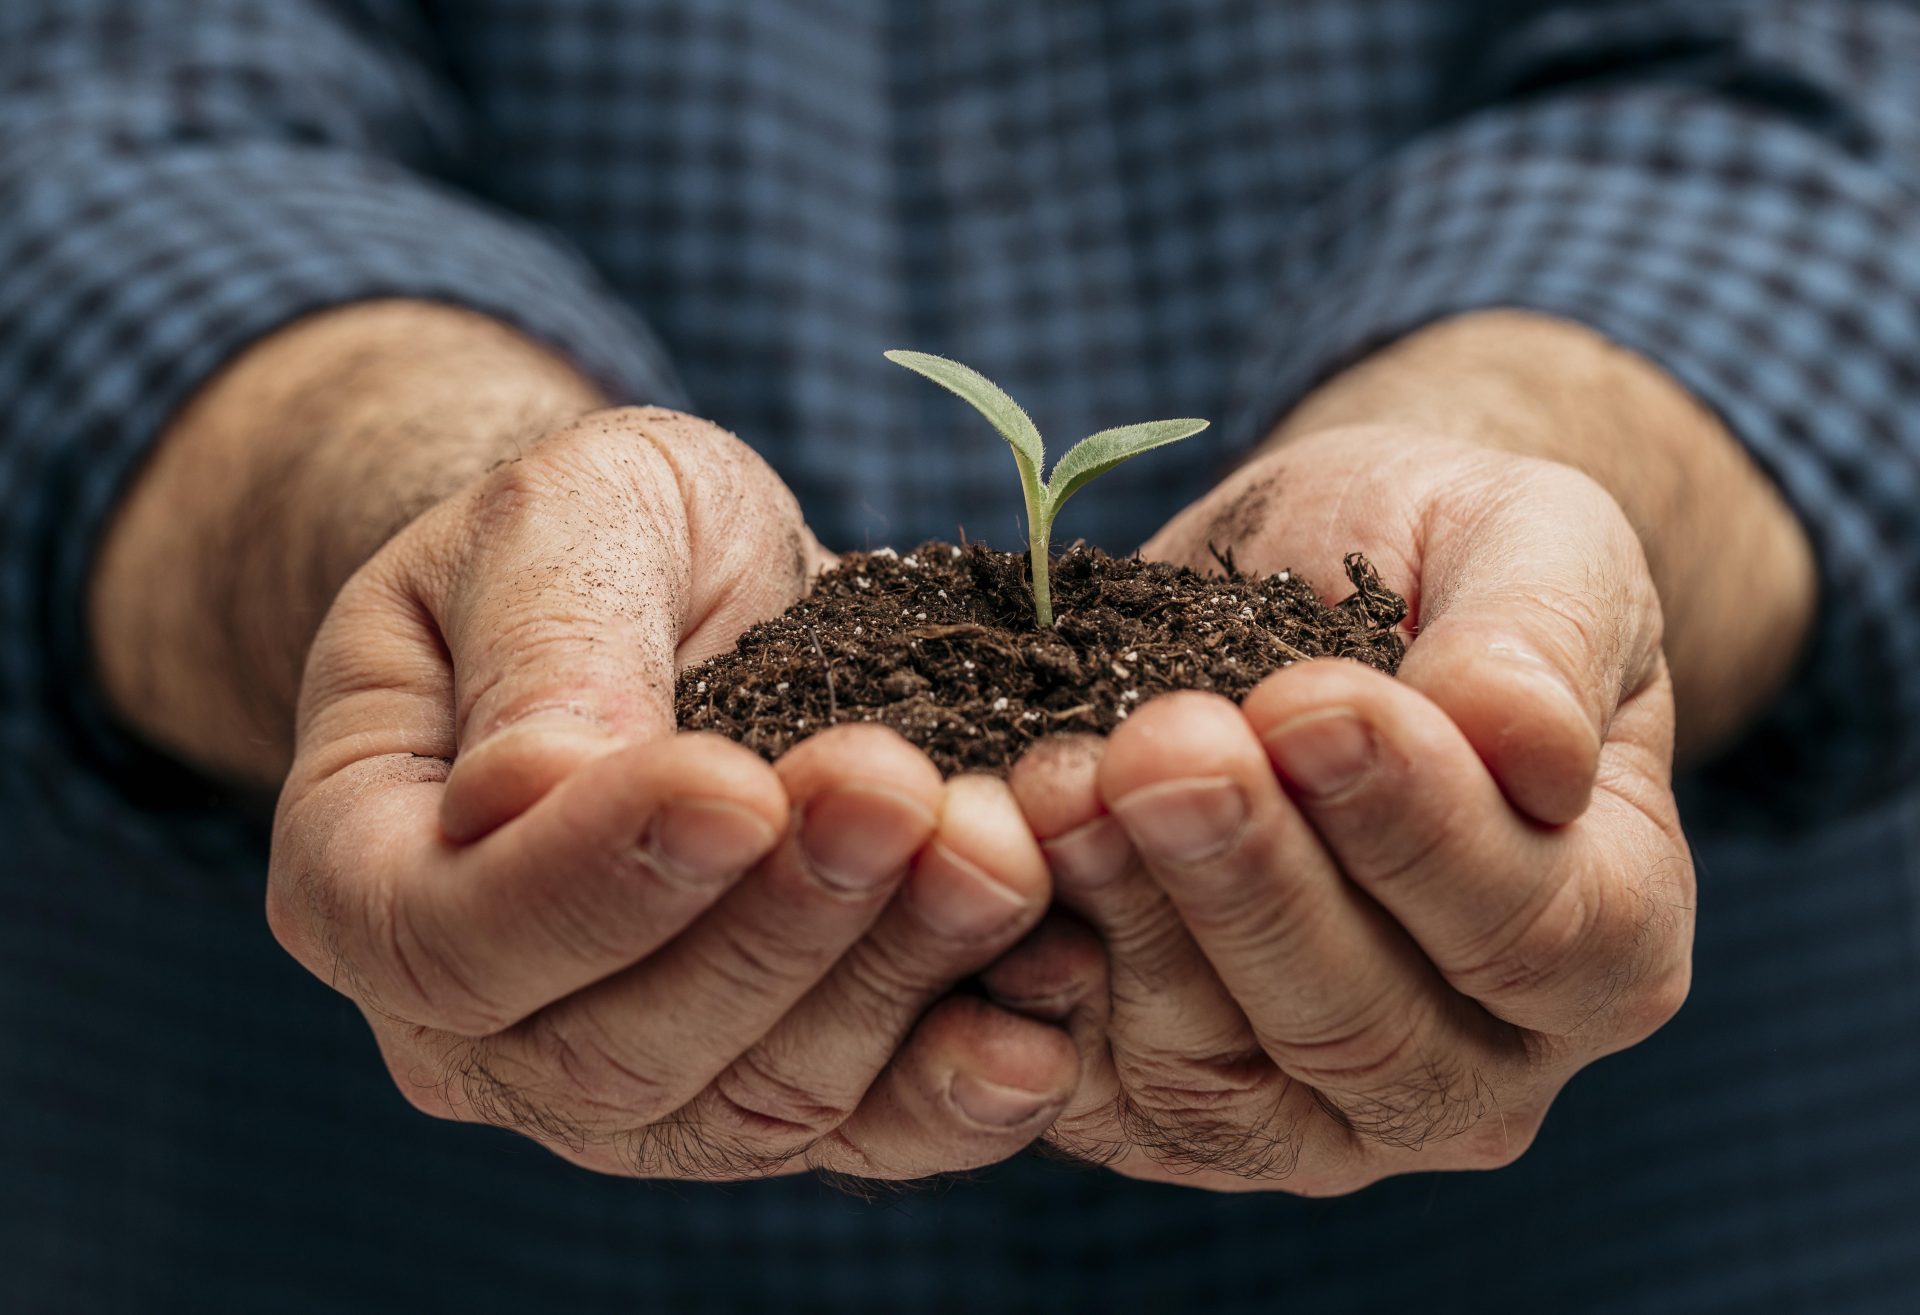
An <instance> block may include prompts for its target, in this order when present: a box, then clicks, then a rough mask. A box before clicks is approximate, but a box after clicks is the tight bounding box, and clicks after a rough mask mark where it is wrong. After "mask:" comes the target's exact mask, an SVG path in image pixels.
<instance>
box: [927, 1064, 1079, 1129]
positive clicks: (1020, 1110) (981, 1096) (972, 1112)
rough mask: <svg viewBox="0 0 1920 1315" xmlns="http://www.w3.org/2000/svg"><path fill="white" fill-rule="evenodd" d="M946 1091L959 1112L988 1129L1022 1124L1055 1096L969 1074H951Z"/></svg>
mask: <svg viewBox="0 0 1920 1315" xmlns="http://www.w3.org/2000/svg"><path fill="white" fill-rule="evenodd" d="M947 1093H948V1095H950V1096H951V1097H952V1098H953V1103H954V1105H956V1106H957V1107H958V1108H959V1110H960V1112H961V1113H962V1114H964V1115H966V1116H967V1117H968V1118H969V1119H971V1120H973V1122H975V1123H979V1124H983V1125H985V1126H987V1127H989V1128H1011V1127H1014V1126H1016V1125H1018V1124H1022V1123H1025V1122H1026V1121H1027V1120H1028V1119H1031V1118H1032V1117H1033V1116H1034V1115H1036V1114H1038V1113H1039V1112H1040V1111H1041V1110H1043V1109H1045V1108H1046V1107H1047V1106H1049V1105H1051V1104H1053V1103H1054V1102H1055V1101H1056V1100H1057V1099H1058V1097H1056V1096H1052V1095H1049V1094H1047V1093H1045V1092H1040V1091H1022V1090H1020V1088H1018V1087H1003V1086H1001V1085H1000V1084H999V1083H998V1082H988V1081H987V1080H986V1079H985V1078H976V1077H974V1076H973V1075H972V1074H971V1073H956V1074H954V1077H953V1085H952V1086H950V1087H949V1088H948V1089H947Z"/></svg>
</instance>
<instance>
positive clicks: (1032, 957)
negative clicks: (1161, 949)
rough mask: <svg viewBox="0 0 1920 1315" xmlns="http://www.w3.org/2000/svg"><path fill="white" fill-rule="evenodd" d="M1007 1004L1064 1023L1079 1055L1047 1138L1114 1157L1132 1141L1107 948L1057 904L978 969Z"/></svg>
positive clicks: (1076, 1151)
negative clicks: (1111, 1036)
mask: <svg viewBox="0 0 1920 1315" xmlns="http://www.w3.org/2000/svg"><path fill="white" fill-rule="evenodd" d="M980 984H981V986H982V987H983V988H984V989H985V990H986V993H987V998H988V999H989V1000H992V1001H993V1002H994V1003H995V1004H997V1005H999V1006H1000V1007H1001V1008H1003V1009H1008V1010H1011V1011H1012V1012H1014V1013H1016V1014H1024V1015H1026V1016H1027V1017H1029V1018H1038V1019H1040V1020H1042V1021H1043V1022H1048V1023H1056V1024H1058V1025H1059V1026H1061V1027H1064V1028H1066V1029H1067V1035H1068V1036H1070V1037H1072V1038H1073V1047H1074V1049H1075V1050H1076V1051H1077V1052H1079V1055H1080V1083H1079V1086H1077V1087H1076V1088H1075V1089H1074V1093H1073V1098H1072V1099H1071V1100H1070V1101H1068V1102H1067V1104H1066V1106H1065V1108H1063V1109H1062V1110H1061V1111H1060V1116H1059V1117H1058V1118H1057V1119H1055V1120H1054V1124H1053V1127H1051V1128H1050V1129H1048V1131H1047V1140H1048V1141H1049V1142H1050V1143H1052V1144H1053V1145H1054V1146H1057V1147H1058V1148H1060V1149H1061V1150H1063V1151H1065V1152H1066V1153H1067V1154H1069V1155H1072V1156H1074V1157H1076V1158H1078V1159H1084V1160H1091V1161H1093V1162H1095V1163H1111V1162H1113V1161H1114V1160H1116V1159H1118V1158H1119V1157H1120V1156H1121V1155H1123V1154H1124V1153H1125V1152H1126V1150H1127V1149H1128V1146H1129V1142H1128V1139H1127V1137H1126V1135H1125V1132H1124V1130H1123V1128H1122V1125H1121V1121H1120V1114H1121V1087H1120V1075H1119V1073H1118V1072H1117V1071H1116V1070H1115V1068H1114V1064H1113V1050H1112V1046H1111V1045H1110V1043H1109V1041H1108V1027H1109V1022H1110V1018H1111V1014H1112V1007H1111V998H1110V994H1109V986H1108V977H1107V947H1106V946H1105V944H1103V943H1102V942H1101V940H1100V937H1099V935H1098V933H1096V932H1095V931H1094V930H1093V928H1091V927H1089V926H1088V925H1087V924H1086V923H1085V922H1082V921H1081V920H1080V919H1079V918H1077V917H1075V916H1074V915H1073V914H1071V913H1066V912H1063V911H1060V910H1057V909H1056V910H1055V911H1054V912H1051V913H1049V914H1048V915H1047V916H1046V917H1045V918H1044V919H1042V920H1041V922H1040V925H1039V926H1037V927H1035V928H1034V929H1033V930H1032V931H1031V932H1029V933H1028V934H1027V937H1026V939H1024V940H1022V941H1021V942H1020V943H1019V944H1018V945H1016V946H1014V947H1013V948H1012V949H1011V950H1008V951H1007V952H1006V953H1005V954H1003V955H1001V956H1000V958H998V959H996V960H995V961H994V962H993V964H992V965H991V966H990V967H988V968H987V970H986V971H985V972H983V973H981V974H980Z"/></svg>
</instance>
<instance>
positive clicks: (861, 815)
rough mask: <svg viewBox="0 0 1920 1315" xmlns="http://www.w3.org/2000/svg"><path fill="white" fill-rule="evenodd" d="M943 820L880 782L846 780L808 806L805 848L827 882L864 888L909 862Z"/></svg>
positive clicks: (810, 863) (850, 888) (803, 830)
mask: <svg viewBox="0 0 1920 1315" xmlns="http://www.w3.org/2000/svg"><path fill="white" fill-rule="evenodd" d="M938 821H939V819H938V818H936V817H935V816H934V815H933V813H932V811H931V810H930V809H928V808H927V806H926V805H925V804H923V803H921V802H920V801H919V800H918V799H915V798H914V797H913V796H911V795H908V794H903V793H902V792H900V791H898V790H890V789H888V788H887V787H886V786H881V785H843V786H841V787H839V788H838V789H835V790H831V791H829V792H828V793H826V794H824V795H822V796H821V797H820V798H818V799H815V800H814V801H813V802H812V803H810V804H808V805H807V808H806V816H805V818H804V820H803V821H802V822H801V824H800V852H801V854H802V856H803V857H804V858H805V860H806V863H807V866H808V867H809V868H810V869H812V871H813V873H814V875H815V876H817V877H819V878H820V880H821V881H822V882H824V883H825V884H827V885H829V886H833V887H835V888H836V889H839V890H844V891H859V892H865V891H869V890H871V889H873V888H874V887H875V886H879V885H882V884H884V883H885V882H886V881H887V880H888V879H890V878H892V877H894V876H895V875H897V874H898V873H899V872H900V871H901V870H902V869H903V868H905V867H906V864H907V860H908V859H910V858H912V857H913V855H914V852H915V851H916V850H918V849H919V848H920V846H921V845H923V844H925V843H926V839H927V837H928V836H929V835H931V834H932V832H933V828H934V827H935V825H937V823H938Z"/></svg>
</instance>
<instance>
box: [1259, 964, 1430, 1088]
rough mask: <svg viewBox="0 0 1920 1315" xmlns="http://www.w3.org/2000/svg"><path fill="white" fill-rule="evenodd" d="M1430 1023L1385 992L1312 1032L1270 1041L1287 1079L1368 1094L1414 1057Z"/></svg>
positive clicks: (1390, 1078)
mask: <svg viewBox="0 0 1920 1315" xmlns="http://www.w3.org/2000/svg"><path fill="white" fill-rule="evenodd" d="M1425 1024H1426V1020H1425V1018H1424V1017H1423V1016H1422V1015H1421V1013H1420V1012H1419V1011H1417V1010H1412V1009H1407V1008H1404V1007H1402V1006H1401V1004H1400V1001H1399V998H1398V996H1397V995H1396V994H1395V993H1394V992H1391V991H1388V990H1385V989H1382V990H1380V991H1379V992H1377V993H1376V994H1374V995H1373V996H1371V997H1370V998H1367V999H1364V1000H1359V1001H1356V1002H1354V1003H1353V1004H1352V1005H1351V1006H1350V1007H1349V1008H1347V1009H1346V1010H1343V1011H1342V1012H1341V1013H1340V1014H1338V1015H1334V1016H1330V1017H1328V1018H1327V1019H1326V1020H1325V1021H1323V1022H1322V1024H1321V1025H1320V1027H1319V1028H1317V1029H1315V1030H1314V1031H1312V1032H1306V1031H1298V1032H1296V1033H1295V1034H1294V1035H1292V1036H1289V1037H1285V1038H1280V1037H1273V1038H1267V1039H1266V1046H1267V1050H1268V1052H1269V1053H1270V1054H1272V1055H1273V1057H1274V1059H1275V1060H1276V1061H1278V1062H1279V1063H1280V1064H1281V1065H1283V1066H1284V1067H1285V1068H1286V1070H1287V1072H1288V1073H1291V1074H1292V1075H1293V1076H1295V1077H1297V1078H1299V1079H1300V1080H1301V1081H1303V1082H1307V1083H1310V1084H1311V1085H1313V1086H1315V1087H1337V1088H1339V1089H1341V1090H1366V1089H1368V1088H1370V1087H1382V1086H1386V1085H1388V1084H1389V1083H1390V1082H1391V1080H1392V1078H1393V1076H1394V1075H1395V1074H1396V1073H1398V1072H1399V1071H1400V1069H1401V1068H1402V1067H1403V1066H1405V1065H1406V1064H1407V1063H1409V1062H1411V1061H1412V1059H1413V1058H1414V1056H1415V1053H1416V1051H1417V1048H1418V1046H1419V1043H1420V1041H1421V1038H1422V1036H1423V1033H1424V1030H1425Z"/></svg>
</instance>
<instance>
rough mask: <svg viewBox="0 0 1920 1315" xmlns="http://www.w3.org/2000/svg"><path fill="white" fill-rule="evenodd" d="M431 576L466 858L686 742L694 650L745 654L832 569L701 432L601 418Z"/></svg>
mask: <svg viewBox="0 0 1920 1315" xmlns="http://www.w3.org/2000/svg"><path fill="white" fill-rule="evenodd" d="M451 514H452V515H453V516H454V518H455V519H456V521H457V524H456V526H455V528H454V530H453V532H452V533H450V534H449V536H448V544H447V547H446V549H445V551H444V552H443V553H442V554H441V560H440V562H438V563H429V564H427V565H424V566H421V567H419V568H418V570H419V573H420V576H421V577H423V578H416V579H415V581H414V582H413V583H414V588H415V593H416V596H417V597H418V598H419V599H421V600H422V602H423V603H424V604H426V605H427V606H428V607H429V610H430V611H431V613H432V615H433V619H434V621H435V623H436V624H437V625H438V627H439V630H440V633H441V635H442V636H443V637H444V640H445V643H446V648H447V651H448V653H449V654H450V655H451V657H452V663H453V670H454V674H455V681H456V688H455V705H454V706H455V733H456V737H457V740H458V745H459V757H458V759H457V760H456V762H455V764H454V770H453V774H452V776H451V778H450V779H449V781H448V788H447V792H446V796H445V798H444V800H443V801H442V813H441V821H442V825H443V826H444V827H445V828H446V831H447V834H448V835H449V836H450V837H452V838H454V839H459V840H468V839H472V838H474V837H476V836H478V835H482V834H484V833H485V832H486V831H487V830H489V829H490V828H492V827H494V826H497V825H499V824H500V822H501V821H503V820H504V819H506V818H508V817H512V816H514V815H515V814H517V813H518V812H520V811H521V810H523V809H524V808H526V807H527V806H528V805H529V804H530V803H531V802H532V801H533V800H534V799H537V798H539V797H540V795H541V794H543V793H544V792H545V791H546V790H548V789H551V788H552V786H553V785H554V783H555V782H557V781H559V780H561V779H563V778H564V777H565V776H566V775H567V774H568V773H570V772H571V771H573V770H575V769H576V768H577V767H578V766H579V765H580V764H581V763H583V762H585V761H588V760H589V759H591V758H592V757H594V756H596V755H597V754H599V753H603V752H607V751H609V749H611V748H613V747H617V746H619V745H623V744H632V743H639V742H645V741H651V740H656V739H660V738H663V737H665V736H666V735H668V734H670V733H671V732H672V729H673V725H674V720H673V681H674V670H675V663H676V660H677V659H678V658H680V657H682V656H685V654H684V653H683V650H684V649H687V648H689V647H690V648H691V650H693V652H695V653H698V654H704V653H707V652H711V651H715V650H716V649H717V648H719V647H721V646H723V644H724V643H730V642H731V640H732V638H733V637H734V636H735V635H737V634H739V632H740V631H741V630H744V629H745V628H746V627H747V626H748V625H750V624H752V623H753V622H755V621H758V620H761V619H764V618H765V617H768V616H772V615H774V614H775V613H777V612H779V611H780V610H781V609H782V608H783V607H785V606H786V605H787V604H789V603H790V602H792V601H793V599H794V598H796V597H798V596H799V594H800V593H801V592H802V591H803V590H804V588H805V584H806V578H807V574H808V572H809V570H810V569H811V568H812V567H813V566H814V565H815V564H816V561H817V559H818V557H819V556H820V554H819V551H818V545H817V544H814V543H813V540H812V536H811V535H809V534H807V533H806V531H805V529H804V527H803V525H802V523H801V520H800V516H799V512H798V508H797V507H795V505H794V503H793V498H792V495H791V494H790V493H789V492H788V491H787V490H786V488H785V486H784V485H782V484H781V483H780V481H779V480H778V479H777V478H776V477H774V476H773V474H772V472H771V471H770V470H768V469H767V467H766V466H765V464H764V463H763V462H761V461H760V460H759V459H758V458H757V457H756V456H754V454H753V453H752V452H751V450H749V449H747V448H746V447H745V446H744V445H743V444H741V443H740V442H739V441H738V440H737V439H735V438H733V437H732V436H731V435H729V434H727V433H725V432H724V431H722V430H720V429H718V428H717V427H716V426H714V425H711V424H709V423H707V422H705V421H702V420H697V419H695V418H693V417H691V416H684V415H679V414H677V413H675V412H671V411H664V410H660V409H658V408H637V409H628V410H621V411H609V412H600V413H597V414H595V415H593V416H589V417H587V418H585V419H584V420H582V421H581V422H580V423H579V424H578V425H577V426H576V427H575V429H574V430H572V431H569V432H568V433H566V434H562V435H558V436H555V437H554V438H551V439H549V440H548V441H546V442H545V443H543V444H542V445H541V446H540V447H539V448H537V449H536V450H534V451H532V452H530V453H528V454H527V455H526V456H524V457H522V458H521V459H519V460H518V461H515V462H512V463H509V464H507V465H505V466H502V467H500V468H499V469H497V470H495V471H494V472H492V474H491V475H490V476H489V477H488V478H487V479H486V480H485V481H484V482H483V483H482V484H481V485H479V486H478V487H477V488H476V489H475V490H474V491H473V492H472V493H471V494H469V495H468V496H466V497H465V498H463V499H462V500H460V502H458V503H457V504H455V506H454V507H453V509H452V512H451Z"/></svg>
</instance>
